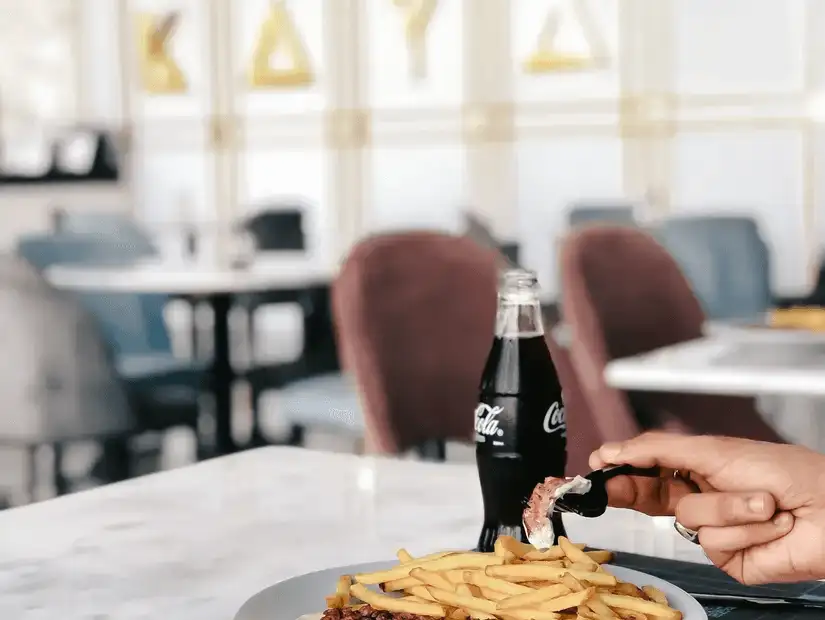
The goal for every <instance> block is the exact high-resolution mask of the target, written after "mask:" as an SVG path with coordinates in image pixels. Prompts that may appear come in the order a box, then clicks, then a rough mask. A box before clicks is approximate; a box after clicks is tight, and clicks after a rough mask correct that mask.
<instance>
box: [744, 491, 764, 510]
mask: <svg viewBox="0 0 825 620" xmlns="http://www.w3.org/2000/svg"><path fill="white" fill-rule="evenodd" d="M764 511H765V498H764V497H762V496H761V495H754V496H752V497H749V498H748V512H752V513H754V514H762V513H763V512H764Z"/></svg>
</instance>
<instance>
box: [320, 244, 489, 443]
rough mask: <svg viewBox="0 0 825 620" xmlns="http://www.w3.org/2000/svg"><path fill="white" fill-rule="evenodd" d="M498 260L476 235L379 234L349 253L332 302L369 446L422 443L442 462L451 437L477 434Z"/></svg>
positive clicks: (457, 438) (456, 438) (339, 337)
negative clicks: (476, 419)
mask: <svg viewBox="0 0 825 620" xmlns="http://www.w3.org/2000/svg"><path fill="white" fill-rule="evenodd" d="M496 260H497V253H496V252H494V251H492V250H489V249H485V248H482V247H480V246H478V245H477V244H476V243H474V242H473V241H471V240H470V239H467V238H465V237H455V236H451V235H447V234H441V233H435V232H406V233H395V234H385V235H379V236H375V237H371V238H368V239H366V240H364V241H362V242H361V243H359V244H358V245H357V246H356V247H355V249H354V250H353V251H352V253H351V254H350V255H349V257H348V258H347V260H346V261H345V263H344V265H343V267H342V269H341V272H340V274H339V276H338V278H337V280H336V281H335V283H334V285H333V289H332V303H333V314H334V317H335V324H336V329H337V337H338V346H339V351H340V355H341V361H342V365H343V367H344V369H345V370H346V371H348V372H349V373H351V374H352V375H353V378H354V379H355V382H356V384H357V385H358V387H359V391H360V399H361V403H362V406H363V411H364V422H365V446H364V448H365V450H366V451H368V452H377V453H389V454H397V453H401V452H404V451H406V450H408V449H411V448H416V449H418V450H419V452H421V453H422V455H423V456H427V457H431V458H435V459H443V458H444V442H445V441H447V440H463V441H470V440H471V439H472V430H473V410H474V408H475V405H476V404H477V399H478V385H479V379H480V378H481V373H482V370H483V368H484V362H485V360H486V357H487V353H488V351H489V348H490V345H491V343H492V338H493V328H494V323H495V312H496V288H497V269H496ZM422 446H425V447H426V448H422Z"/></svg>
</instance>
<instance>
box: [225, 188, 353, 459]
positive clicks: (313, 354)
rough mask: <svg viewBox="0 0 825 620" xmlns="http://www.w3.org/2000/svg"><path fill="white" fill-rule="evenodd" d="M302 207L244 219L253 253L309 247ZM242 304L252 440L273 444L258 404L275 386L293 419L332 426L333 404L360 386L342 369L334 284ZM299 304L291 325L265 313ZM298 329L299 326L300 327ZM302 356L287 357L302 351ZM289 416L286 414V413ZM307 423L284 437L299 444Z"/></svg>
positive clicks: (282, 408) (277, 207)
mask: <svg viewBox="0 0 825 620" xmlns="http://www.w3.org/2000/svg"><path fill="white" fill-rule="evenodd" d="M303 214H304V207H303V206H302V205H300V204H298V205H296V204H273V205H268V206H267V207H266V208H264V209H262V210H259V211H258V212H256V213H255V214H254V215H252V216H251V217H249V218H247V219H246V220H244V221H243V222H242V223H241V225H240V226H241V229H242V230H243V231H245V232H246V233H247V234H248V235H249V236H250V237H251V238H252V240H253V242H254V246H255V251H256V253H258V255H259V256H262V257H265V259H269V258H272V257H274V256H277V254H278V253H281V252H305V251H306V235H305V232H304V219H303ZM236 304H237V306H239V307H240V308H243V309H244V311H245V312H246V314H247V333H248V340H247V342H248V345H247V357H248V360H249V368H248V370H247V373H246V377H247V380H248V382H249V387H250V391H251V401H252V431H251V440H250V443H251V444H252V445H264V444H267V443H270V442H271V439H270V438H266V437H264V433H263V430H262V428H261V423H260V403H261V397H262V395H263V394H264V393H265V392H268V391H275V390H277V404H278V410H279V412H285V413H284V415H285V416H286V417H287V418H288V419H290V420H300V421H304V422H306V423H307V424H310V425H312V426H319V425H320V426H326V422H327V421H328V420H327V416H326V415H323V414H319V412H323V411H324V410H325V409H328V407H327V404H325V403H328V402H330V401H332V402H338V401H339V400H340V399H342V398H343V399H349V398H354V391H353V390H352V388H351V386H350V385H349V384H348V382H347V380H346V379H344V378H343V377H342V376H341V374H340V372H339V370H340V367H339V364H338V355H337V350H336V347H335V336H334V334H333V332H332V316H331V311H330V301H329V288H328V287H312V288H310V289H305V290H300V291H278V292H262V293H255V294H249V295H243V296H240V297H238V298H237V300H236ZM285 304H297V306H298V309H299V316H300V320H299V321H297V322H294V321H293V323H297V324H293V325H292V326H290V324H289V321H287V320H284V319H286V318H287V317H285V316H281V317H273V318H278V319H281V320H280V321H278V320H270V321H266V317H265V316H264V315H265V311H266V310H269V309H271V308H272V307H273V306H284V305H285ZM296 328H297V329H296ZM296 334H297V335H298V337H299V345H298V347H297V350H298V351H299V354H298V357H297V358H294V359H289V353H290V352H291V351H294V350H296V347H295V345H294V342H293V341H294V339H295V338H294V337H295V335H296ZM281 417H283V415H282V416H281ZM304 435H305V426H304V425H303V424H300V423H298V422H293V423H292V424H290V428H289V433H288V436H287V438H286V442H287V443H289V444H291V445H301V444H303V442H304Z"/></svg>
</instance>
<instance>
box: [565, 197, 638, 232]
mask: <svg viewBox="0 0 825 620" xmlns="http://www.w3.org/2000/svg"><path fill="white" fill-rule="evenodd" d="M567 224H568V226H569V227H570V228H577V227H579V226H586V225H592V224H624V225H626V226H636V224H637V222H636V218H635V216H634V214H633V205H623V204H618V205H610V204H587V203H581V204H574V205H572V206H571V207H570V208H569V209H568V211H567Z"/></svg>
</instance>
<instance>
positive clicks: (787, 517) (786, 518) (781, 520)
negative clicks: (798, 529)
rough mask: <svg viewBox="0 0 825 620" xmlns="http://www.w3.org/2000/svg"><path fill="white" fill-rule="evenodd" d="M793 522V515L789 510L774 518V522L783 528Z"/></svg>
mask: <svg viewBox="0 0 825 620" xmlns="http://www.w3.org/2000/svg"><path fill="white" fill-rule="evenodd" d="M791 523H793V517H792V516H791V513H789V512H780V513H779V514H778V515H776V516H775V517H774V518H773V524H774V525H775V526H776V527H778V528H781V529H785V528H786V527H788V526H789V525H791Z"/></svg>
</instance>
